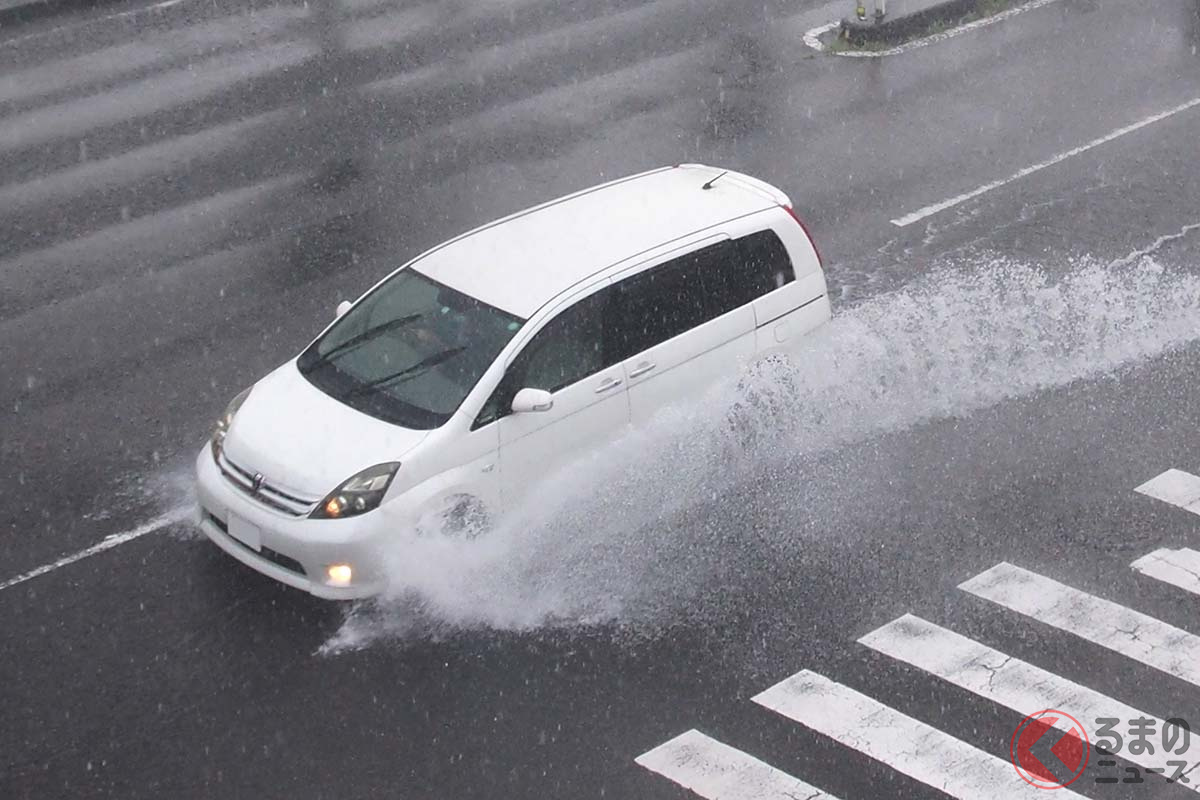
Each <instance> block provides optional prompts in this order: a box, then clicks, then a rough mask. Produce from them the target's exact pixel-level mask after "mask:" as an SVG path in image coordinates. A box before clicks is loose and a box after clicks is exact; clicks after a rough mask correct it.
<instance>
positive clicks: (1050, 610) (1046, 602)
mask: <svg viewBox="0 0 1200 800" xmlns="http://www.w3.org/2000/svg"><path fill="white" fill-rule="evenodd" d="M958 588H959V589H962V590H963V591H965V592H970V593H971V594H973V595H975V596H976V597H982V598H983V599H984V600H990V601H992V602H993V603H996V604H997V605H1001V606H1004V607H1005V608H1008V609H1011V610H1012V611H1016V612H1017V613H1018V614H1024V615H1025V616H1027V617H1031V618H1033V619H1035V620H1037V621H1039V622H1042V623H1045V624H1046V625H1050V626H1051V627H1054V628H1058V629H1059V630H1061V631H1066V632H1067V633H1072V634H1074V635H1076V636H1078V637H1080V638H1082V639H1086V640H1088V641H1089V642H1093V643H1095V644H1098V645H1100V646H1101V647H1105V648H1108V649H1109V650H1112V651H1113V652H1115V653H1120V654H1121V655H1124V656H1127V657H1128V658H1132V659H1133V660H1134V661H1139V662H1141V663H1142V664H1145V665H1146V666H1149V667H1154V668H1155V669H1157V670H1161V671H1163V672H1165V673H1167V674H1168V675H1173V676H1175V677H1176V678H1179V679H1180V680H1184V681H1187V682H1188V683H1191V684H1193V685H1196V686H1200V637H1197V636H1194V635H1193V634H1190V633H1188V632H1187V631H1185V630H1182V629H1181V628H1176V627H1175V626H1174V625H1168V624H1167V623H1165V622H1163V621H1162V620H1158V619H1155V618H1154V617H1151V616H1147V615H1146V614H1142V613H1141V612H1138V611H1134V610H1132V609H1129V608H1126V607H1125V606H1122V605H1118V604H1116V603H1113V602H1111V601H1108V600H1103V599H1101V598H1099V597H1096V596H1095V595H1091V594H1088V593H1087V592H1081V591H1079V590H1078V589H1072V588H1071V587H1070V586H1066V585H1064V584H1061V583H1059V582H1058V581H1055V580H1051V579H1050V578H1046V577H1044V576H1042V575H1038V574H1037V573H1034V572H1030V571H1029V570H1026V569H1022V568H1020V567H1016V566H1013V565H1012V564H1009V563H1000V564H997V565H996V566H994V567H992V568H991V569H989V570H988V571H987V572H983V573H980V574H979V575H976V576H975V577H974V578H971V579H970V580H969V581H966V582H965V583H962V584H960V585H959V587H958Z"/></svg>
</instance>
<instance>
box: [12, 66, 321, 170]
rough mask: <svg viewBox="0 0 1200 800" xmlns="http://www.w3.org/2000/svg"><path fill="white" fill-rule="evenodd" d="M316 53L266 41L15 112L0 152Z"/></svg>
mask: <svg viewBox="0 0 1200 800" xmlns="http://www.w3.org/2000/svg"><path fill="white" fill-rule="evenodd" d="M316 52H317V50H316V48H315V47H313V46H311V45H308V44H303V43H298V42H278V43H275V44H268V45H265V46H263V47H261V48H256V49H253V50H247V51H240V52H236V53H227V54H222V55H219V56H214V57H213V58H211V59H208V60H206V61H201V62H197V63H196V64H194V65H192V66H190V67H184V68H180V69H175V70H170V71H167V72H160V73H158V74H155V75H153V76H151V77H148V78H144V79H142V80H138V81H133V82H130V83H126V84H123V85H122V86H121V87H120V88H118V89H113V90H111V91H107V92H100V93H97V94H93V95H89V96H87V97H82V98H78V99H74V100H69V101H66V102H63V103H59V104H56V105H51V106H42V107H40V108H37V109H34V110H32V111H26V112H23V113H20V114H14V115H12V116H10V117H7V118H5V119H3V120H0V150H11V149H15V148H20V147H30V146H33V145H37V144H41V143H43V142H46V141H50V140H52V139H63V138H70V137H72V136H78V135H80V134H83V133H85V132H87V131H90V130H92V129H95V128H100V127H103V126H105V125H113V124H116V123H119V122H128V121H129V120H131V119H134V118H136V117H139V116H146V115H149V114H152V113H154V112H158V111H165V110H167V109H169V108H175V107H178V106H181V105H185V104H187V103H190V102H195V101H197V100H200V99H202V98H206V97H209V96H211V95H214V94H216V93H218V92H220V91H223V90H225V89H228V88H229V87H230V86H233V85H235V84H237V83H240V82H242V81H246V80H249V79H251V78H255V77H259V76H262V75H266V74H268V73H271V72H275V71H277V70H283V69H286V68H288V67H293V66H296V65H297V64H300V63H301V62H302V61H304V60H305V59H307V58H310V57H311V56H312V55H314V54H315V53H316Z"/></svg>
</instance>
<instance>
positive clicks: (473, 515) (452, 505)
mask: <svg viewBox="0 0 1200 800" xmlns="http://www.w3.org/2000/svg"><path fill="white" fill-rule="evenodd" d="M491 527H492V517H491V514H490V513H488V509H487V506H486V505H485V504H484V502H483V501H482V500H480V499H479V498H478V497H476V496H474V495H471V494H452V495H448V496H447V497H445V498H443V499H442V500H441V501H440V502H439V503H438V504H436V505H435V506H434V508H433V509H432V510H431V511H430V513H428V514H425V515H423V517H422V518H421V521H420V522H419V523H418V525H417V530H418V533H420V534H421V535H441V536H452V537H454V538H459V539H474V538H475V537H477V536H481V535H483V534H484V533H486V532H487V531H488V530H490V529H491Z"/></svg>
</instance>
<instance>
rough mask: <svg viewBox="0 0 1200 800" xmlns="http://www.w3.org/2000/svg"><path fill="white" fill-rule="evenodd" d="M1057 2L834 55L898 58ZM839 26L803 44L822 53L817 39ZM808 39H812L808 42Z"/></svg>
mask: <svg viewBox="0 0 1200 800" xmlns="http://www.w3.org/2000/svg"><path fill="white" fill-rule="evenodd" d="M1057 2H1058V0H1032V2H1029V3H1025V4H1023V5H1020V6H1017V7H1016V8H1010V9H1008V10H1007V11H1001V12H1000V13H999V14H993V15H992V16H990V17H984V18H983V19H977V20H975V21H974V22H968V23H967V24H966V25H960V26H959V27H957V28H951V29H950V30H948V31H942V32H941V33H935V34H933V35H931V36H925V37H923V38H921V39H914V40H913V41H911V42H905V43H904V44H901V45H897V46H896V47H889V48H888V49H886V50H842V51H839V52H836V53H834V55H837V56H844V57H846V58H882V57H883V56H898V55H900V54H901V53H907V52H908V51H909V50H918V49H920V48H922V47H928V46H929V45H931V44H937V43H938V42H944V41H946V40H947V39H953V38H954V37H955V36H962V35H963V34H964V33H970V32H971V31H975V30H979V29H980V28H985V27H987V26H988V25H995V24H996V23H997V22H1003V21H1004V20H1006V19H1009V18H1010V17H1015V16H1017V15H1018V14H1024V13H1025V12H1026V11H1033V10H1034V9H1035V8H1041V7H1042V6H1046V5H1049V4H1051V3H1057ZM840 24H841V23H838V22H831V23H829V24H828V25H822V26H821V27H819V28H813V29H812V30H810V31H808V33H806V34H804V43H805V44H807V45H808V46H809V47H811V48H813V49H814V50H820V51H824V50H825V45H824V44H822V43H821V41H820V40H819V39H817V37H818V36H822V35H824V34H826V33H828V32H829V31H831V30H833V29H834V28H836V27H838V26H839V25H840ZM809 37H812V39H811V40H810V38H809Z"/></svg>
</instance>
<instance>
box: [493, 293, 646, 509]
mask: <svg viewBox="0 0 1200 800" xmlns="http://www.w3.org/2000/svg"><path fill="white" fill-rule="evenodd" d="M612 298H613V295H612V290H611V287H608V286H605V287H604V288H601V289H600V290H599V291H595V292H593V293H591V294H587V295H586V296H580V297H579V298H578V299H577V300H574V301H570V302H568V303H567V304H565V305H564V308H563V309H562V310H561V311H560V312H558V313H557V314H556V315H555V316H554V317H553V318H552V319H550V321H549V322H547V323H546V324H545V325H544V326H543V327H542V328H541V330H539V331H538V332H537V333H536V334H535V335H534V336H533V338H532V339H530V340H529V342H528V343H527V344H526V345H525V346H524V347H523V348H522V349H521V351H520V353H518V354H517V356H516V357H515V358H514V359H513V361H512V362H511V363H510V364H509V366H508V368H507V369H506V370H505V375H504V378H503V379H502V380H501V381H500V384H499V386H498V387H497V389H496V392H495V393H494V394H493V400H489V401H488V404H486V405H485V407H484V410H483V412H481V414H488V413H493V414H495V417H496V424H497V425H498V426H499V438H500V448H499V463H500V484H501V492H502V496H503V501H504V505H505V506H506V507H512V505H513V504H515V503H517V502H518V501H519V500H520V499H521V498H522V497H523V496H524V495H525V494H526V493H527V492H528V491H529V489H530V487H531V486H534V485H536V484H537V483H538V482H539V481H540V480H541V479H543V478H545V477H547V476H549V475H551V474H553V473H554V472H556V471H557V470H559V469H561V468H562V467H563V465H564V464H566V463H567V462H568V461H570V460H572V459H573V458H576V457H578V456H579V455H581V454H583V453H585V452H587V451H589V450H592V449H594V448H595V447H596V446H597V445H600V444H603V443H604V442H607V441H611V440H612V439H613V438H614V437H615V436H617V435H619V434H620V433H621V432H622V430H623V429H624V428H625V427H626V426H627V425H628V423H629V398H628V394H627V392H626V387H625V376H624V373H623V371H622V369H621V365H620V363H619V361H618V360H617V358H616V355H615V349H614V347H613V343H612V341H611V332H612V326H611V324H610V323H611V319H610V316H609V315H610V313H611V312H610V304H611V301H612ZM523 388H533V389H544V390H546V391H548V392H550V393H551V395H552V397H553V399H554V403H553V405H552V406H551V408H550V409H549V410H546V411H531V412H523V413H513V412H512V410H511V409H512V398H513V396H515V395H516V393H517V392H518V391H520V390H521V389H523ZM489 407H490V408H491V411H489Z"/></svg>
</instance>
